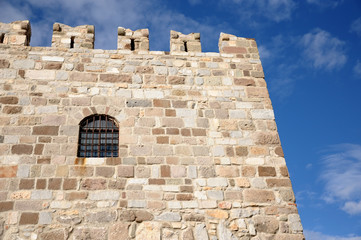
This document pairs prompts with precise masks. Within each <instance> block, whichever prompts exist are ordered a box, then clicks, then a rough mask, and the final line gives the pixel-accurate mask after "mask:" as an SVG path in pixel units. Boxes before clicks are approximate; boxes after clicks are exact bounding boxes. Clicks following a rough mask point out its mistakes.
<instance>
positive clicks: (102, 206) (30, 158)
mask: <svg viewBox="0 0 361 240" xmlns="http://www.w3.org/2000/svg"><path fill="white" fill-rule="evenodd" d="M86 26H88V25H84V26H79V27H80V28H79V27H76V28H70V27H69V28H68V26H66V25H62V24H59V25H55V26H54V28H55V30H54V31H55V34H54V35H56V37H54V38H59V39H57V41H58V40H59V41H58V42H56V43H54V45H53V46H52V47H27V46H23V47H20V46H17V45H1V44H0V126H1V127H0V165H1V166H0V228H1V229H0V238H4V239H16V238H23V239H28V238H30V237H31V238H32V239H55V238H60V239H85V238H87V239H135V240H136V239H150V238H154V239H177V240H185V239H187V240H191V239H193V240H203V239H219V240H226V239H245V240H246V239H247V240H253V239H263V238H264V239H268V238H272V239H299V240H302V239H304V236H303V233H302V232H303V229H302V224H301V220H300V217H299V214H298V212H297V205H296V200H295V195H294V192H293V191H292V186H291V181H290V176H289V173H288V170H287V167H286V161H285V158H284V154H283V150H282V147H281V142H280V136H279V135H278V132H277V126H276V123H275V113H274V111H273V108H272V104H271V101H270V98H269V94H268V90H267V86H266V81H265V79H264V74H263V69H262V65H261V61H260V59H259V55H258V50H257V46H256V44H255V41H254V40H253V39H246V38H239V37H236V36H233V35H229V34H221V37H220V39H221V40H220V53H203V52H200V41H199V35H198V36H197V35H196V34H193V35H192V34H191V35H182V34H180V33H177V34H178V38H176V39H173V40H174V41H175V45H174V46H177V48H175V49H173V50H171V52H170V53H169V52H163V51H149V45H148V47H147V49H144V48H142V47H140V46H139V48H135V49H134V51H131V49H129V48H128V49H125V48H119V45H118V49H117V50H102V49H92V48H87V47H84V46H81V44H80V45H76V44H75V45H74V49H71V48H70V45H69V43H67V45H61V40H60V39H61V38H62V37H64V38H68V39H69V38H70V37H71V36H73V35H74V36H75V39H76V37H77V36H78V37H79V36H86V35H87V34H94V31H93V30H91V29H90V30H91V32H92V33H89V32H88V30H89V28H88V27H86ZM123 30H124V32H122V31H123ZM123 30H121V31H120V33H121V34H123V35H121V34H120V35H118V37H119V38H120V37H124V38H123V39H122V40H121V41H123V40H124V39H128V40H129V39H130V37H137V38H138V37H140V38H142V39H143V38H144V39H146V42H147V43H148V44H149V41H148V30H146V31H143V30H144V29H143V30H137V31H131V30H129V31H128V32H127V29H124V28H123ZM142 31H143V32H142ZM68 33H69V35H67V34H68ZM135 33H136V34H135ZM143 33H145V35H144V34H143ZM57 34H58V35H57ZM82 34H85V35H82ZM127 34H128V35H127ZM93 36H94V35H93ZM125 37H126V38H125ZM89 39H91V38H89ZM83 40H84V38H83ZM93 40H94V39H93ZM173 40H171V42H172V41H173ZM183 40H187V41H190V42H192V41H194V42H193V43H194V44H195V46H197V47H196V49H197V50H194V49H193V50H191V49H192V48H191V49H189V48H188V45H187V50H188V52H186V51H184V50H185V49H181V47H182V46H183V47H184V42H183ZM142 41H143V40H142ZM177 41H178V42H177ZM179 41H180V42H179ZM128 42H129V41H128ZM58 43H59V44H58ZM74 43H76V41H75V42H74ZM177 44H178V45H177ZM135 46H136V44H135ZM143 46H144V45H143ZM19 48H21V51H18V49H19ZM141 48H142V49H141ZM198 50H199V51H198ZM255 50H257V51H255ZM99 116H108V117H111V119H113V120H114V122H106V123H107V124H115V125H116V129H117V135H116V137H115V138H111V140H112V141H113V142H114V141H115V142H116V143H115V146H116V148H115V151H116V152H117V155H116V156H99V157H96V156H91V155H90V156H89V157H80V156H79V155H78V147H79V145H80V142H81V141H82V136H84V135H81V129H83V130H84V128H83V126H82V125H81V123H82V122H83V120H84V119H88V121H91V120H89V119H91V118H92V117H99ZM97 121H99V122H101V120H97ZM88 127H90V126H88ZM113 130H114V129H113ZM103 131H105V129H103ZM86 134H90V132H87V133H86ZM108 134H109V132H108ZM94 139H95V140H96V139H97V138H92V140H91V141H94ZM83 140H84V139H83ZM88 140H89V139H88ZM106 140H110V138H109V139H106ZM99 146H101V144H100V145H94V146H93V147H96V148H99ZM108 146H109V145H108Z"/></svg>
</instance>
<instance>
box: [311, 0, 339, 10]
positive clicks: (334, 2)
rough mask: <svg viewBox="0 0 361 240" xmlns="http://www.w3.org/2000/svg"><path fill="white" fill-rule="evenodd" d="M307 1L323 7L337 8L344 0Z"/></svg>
mask: <svg viewBox="0 0 361 240" xmlns="http://www.w3.org/2000/svg"><path fill="white" fill-rule="evenodd" d="M307 3H309V4H315V5H318V6H319V7H321V8H327V7H331V8H335V7H337V6H338V5H340V4H342V3H343V0H326V1H325V0H307Z"/></svg>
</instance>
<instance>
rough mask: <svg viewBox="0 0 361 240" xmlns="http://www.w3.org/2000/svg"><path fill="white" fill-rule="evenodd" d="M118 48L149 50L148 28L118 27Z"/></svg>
mask: <svg viewBox="0 0 361 240" xmlns="http://www.w3.org/2000/svg"><path fill="white" fill-rule="evenodd" d="M117 49H118V50H130V51H149V30H148V29H138V30H135V31H132V30H130V29H125V28H123V27H118V47H117Z"/></svg>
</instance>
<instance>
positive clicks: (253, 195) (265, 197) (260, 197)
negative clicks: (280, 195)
mask: <svg viewBox="0 0 361 240" xmlns="http://www.w3.org/2000/svg"><path fill="white" fill-rule="evenodd" d="M243 197H244V201H245V202H255V203H273V202H274V201H275V195H274V193H273V191H269V190H258V189H245V190H244V191H243Z"/></svg>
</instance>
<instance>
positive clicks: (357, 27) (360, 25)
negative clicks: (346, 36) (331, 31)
mask: <svg viewBox="0 0 361 240" xmlns="http://www.w3.org/2000/svg"><path fill="white" fill-rule="evenodd" d="M350 31H351V32H355V33H356V34H357V35H359V36H360V37H361V17H360V18H358V19H356V20H355V21H353V22H352V23H351V27H350Z"/></svg>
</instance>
